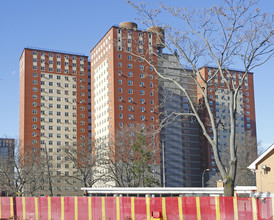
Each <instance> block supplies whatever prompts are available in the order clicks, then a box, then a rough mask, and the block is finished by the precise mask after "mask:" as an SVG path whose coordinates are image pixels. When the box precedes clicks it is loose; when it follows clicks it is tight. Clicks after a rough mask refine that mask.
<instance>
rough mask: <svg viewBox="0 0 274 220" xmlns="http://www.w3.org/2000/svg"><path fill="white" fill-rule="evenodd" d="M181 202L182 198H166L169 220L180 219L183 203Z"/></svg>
mask: <svg viewBox="0 0 274 220" xmlns="http://www.w3.org/2000/svg"><path fill="white" fill-rule="evenodd" d="M179 200H181V198H180V197H179V198H176V197H167V198H165V205H166V216H168V217H169V219H174V220H175V219H179V203H181V202H180V201H179ZM180 208H182V206H181V207H180Z"/></svg>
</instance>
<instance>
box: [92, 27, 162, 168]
mask: <svg viewBox="0 0 274 220" xmlns="http://www.w3.org/2000/svg"><path fill="white" fill-rule="evenodd" d="M160 49H161V45H159V41H157V35H156V34H155V33H153V31H151V30H149V29H148V31H141V30H138V29H137V24H135V23H133V22H123V23H121V24H120V25H119V27H116V26H112V27H111V28H110V29H109V31H108V32H107V33H106V34H105V35H104V36H103V38H102V39H101V40H100V41H99V42H98V43H97V45H96V46H95V47H94V48H93V49H92V50H91V54H90V57H91V106H92V108H91V121H92V128H91V130H92V132H91V133H92V139H93V140H98V139H104V140H106V141H107V142H108V141H110V140H112V141H113V137H115V134H116V133H117V132H118V131H119V130H121V129H123V127H126V126H128V127H131V128H134V126H135V125H136V124H140V125H141V126H143V127H145V128H146V129H149V130H151V131H153V130H155V131H156V130H157V129H158V127H159V126H158V125H159V121H158V120H159V116H158V112H159V111H158V108H157V107H158V80H157V76H156V73H155V72H154V71H153V68H152V67H150V66H149V65H148V64H147V63H146V62H145V61H144V60H143V59H141V58H140V57H143V58H144V59H147V60H149V61H150V62H153V63H154V64H156V65H157V56H155V55H153V53H154V54H157V50H160ZM133 54H137V55H138V56H140V57H136V56H134V55H133ZM153 144H154V145H155V148H156V149H159V146H160V144H159V134H158V133H156V135H155V143H153ZM152 163H154V164H155V167H156V168H155V169H156V170H155V171H156V172H158V173H159V169H160V168H159V167H160V153H159V154H158V156H157V159H156V160H154V161H152ZM103 172H105V170H102V171H101V173H103Z"/></svg>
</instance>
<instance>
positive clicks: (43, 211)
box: [37, 197, 51, 220]
mask: <svg viewBox="0 0 274 220" xmlns="http://www.w3.org/2000/svg"><path fill="white" fill-rule="evenodd" d="M50 199H51V198H50V197H40V198H37V200H38V201H37V204H38V215H37V216H38V217H39V219H41V220H48V219H49V218H48V213H49V211H50V212H51V210H49V209H48V207H49V201H51V200H50Z"/></svg>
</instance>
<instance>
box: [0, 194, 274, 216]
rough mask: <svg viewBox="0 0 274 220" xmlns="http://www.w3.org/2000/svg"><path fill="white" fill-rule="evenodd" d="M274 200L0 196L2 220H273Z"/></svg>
mask: <svg viewBox="0 0 274 220" xmlns="http://www.w3.org/2000/svg"><path fill="white" fill-rule="evenodd" d="M273 210H274V199H272V198H266V199H263V200H260V199H255V198H237V197H166V198H164V197H163V198H148V197H147V198H144V197H15V198H10V197H0V219H9V218H12V217H15V216H16V217H17V219H41V220H55V219H56V220H57V219H58V220H59V219H61V220H70V219H71V220H78V219H79V220H81V219H92V220H99V219H102V220H109V219H113V220H118V219H123V220H124V219H128V220H130V219H131V220H138V219H142V220H143V219H144V220H145V219H146V220H150V219H155V220H156V219H158V220H159V219H161V220H171V219H178V220H183V219H184V220H186V219H191V220H196V219H197V220H200V219H203V220H204V219H210V220H211V219H239V220H240V219H250V220H252V219H253V220H264V219H273Z"/></svg>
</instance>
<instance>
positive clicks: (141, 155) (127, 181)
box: [102, 124, 160, 187]
mask: <svg viewBox="0 0 274 220" xmlns="http://www.w3.org/2000/svg"><path fill="white" fill-rule="evenodd" d="M154 143H155V136H154V134H153V133H151V132H148V131H147V130H145V129H144V128H142V127H141V125H139V124H135V125H134V128H131V127H126V126H125V127H124V128H123V129H121V130H119V131H117V133H116V136H115V139H114V140H113V141H112V143H110V147H109V153H108V157H106V158H105V160H102V164H103V165H104V166H105V168H106V170H107V173H106V174H105V178H106V179H105V181H107V182H109V183H110V184H111V183H112V184H114V185H115V186H119V187H140V186H143V187H150V186H158V185H160V181H159V180H160V175H159V165H157V163H158V164H159V161H156V158H159V156H157V154H159V150H157V149H156V148H155V146H154ZM157 167H158V168H157Z"/></svg>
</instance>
